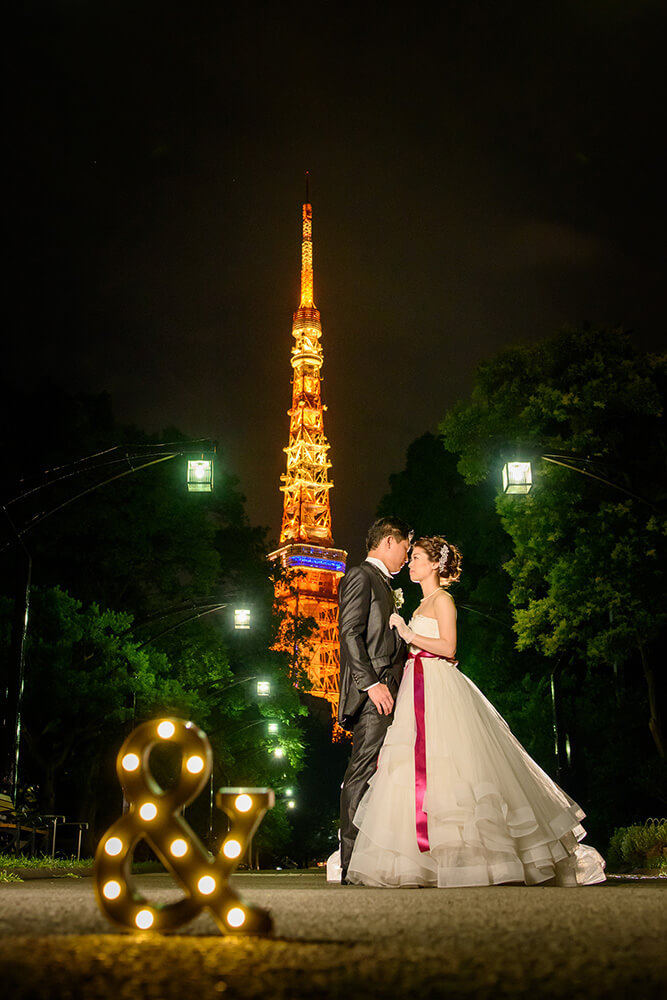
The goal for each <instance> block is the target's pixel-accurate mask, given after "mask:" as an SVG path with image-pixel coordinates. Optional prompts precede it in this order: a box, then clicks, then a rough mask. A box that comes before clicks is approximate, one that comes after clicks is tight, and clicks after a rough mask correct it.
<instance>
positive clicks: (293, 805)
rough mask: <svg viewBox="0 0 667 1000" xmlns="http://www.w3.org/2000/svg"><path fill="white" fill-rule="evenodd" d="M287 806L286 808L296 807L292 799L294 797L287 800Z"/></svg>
mask: <svg viewBox="0 0 667 1000" xmlns="http://www.w3.org/2000/svg"><path fill="white" fill-rule="evenodd" d="M287 808H288V809H296V802H295V801H294V799H290V800H289V801H288V803H287Z"/></svg>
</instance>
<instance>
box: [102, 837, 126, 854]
mask: <svg viewBox="0 0 667 1000" xmlns="http://www.w3.org/2000/svg"><path fill="white" fill-rule="evenodd" d="M104 850H105V851H106V853H107V854H109V855H111V857H112V858H115V857H116V855H117V854H120V852H121V851H122V850H123V841H122V840H121V839H120V837H109V839H108V840H107V842H106V844H105V845H104Z"/></svg>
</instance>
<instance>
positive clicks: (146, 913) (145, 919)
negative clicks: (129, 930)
mask: <svg viewBox="0 0 667 1000" xmlns="http://www.w3.org/2000/svg"><path fill="white" fill-rule="evenodd" d="M154 920H155V917H154V916H153V914H152V913H151V911H150V910H139V912H138V913H137V915H136V917H135V918H134V922H135V924H136V925H137V927H138V928H139V930H141V931H147V930H148V928H149V927H152V926H153V921H154Z"/></svg>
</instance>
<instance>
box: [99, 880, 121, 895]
mask: <svg viewBox="0 0 667 1000" xmlns="http://www.w3.org/2000/svg"><path fill="white" fill-rule="evenodd" d="M102 895H103V896H104V898H105V899H118V897H119V896H120V882H113V881H112V882H106V883H105V884H104V886H103V888H102Z"/></svg>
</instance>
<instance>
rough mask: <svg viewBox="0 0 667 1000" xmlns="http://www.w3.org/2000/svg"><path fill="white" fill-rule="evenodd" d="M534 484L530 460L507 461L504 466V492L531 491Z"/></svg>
mask: <svg viewBox="0 0 667 1000" xmlns="http://www.w3.org/2000/svg"><path fill="white" fill-rule="evenodd" d="M532 485H533V473H532V469H531V467H530V462H507V464H506V465H504V466H503V492H504V493H530V489H531V487H532Z"/></svg>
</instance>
